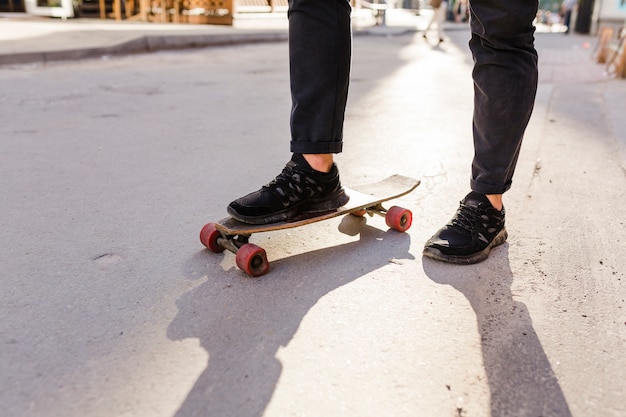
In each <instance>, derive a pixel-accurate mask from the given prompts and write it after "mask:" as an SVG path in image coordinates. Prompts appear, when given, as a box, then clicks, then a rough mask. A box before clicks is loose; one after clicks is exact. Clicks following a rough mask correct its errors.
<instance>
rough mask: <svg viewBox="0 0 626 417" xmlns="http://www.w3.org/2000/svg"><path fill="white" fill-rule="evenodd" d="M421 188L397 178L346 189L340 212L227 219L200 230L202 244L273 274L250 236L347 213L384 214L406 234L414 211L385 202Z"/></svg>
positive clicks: (244, 266) (247, 268) (250, 270)
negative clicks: (259, 220)
mask: <svg viewBox="0 0 626 417" xmlns="http://www.w3.org/2000/svg"><path fill="white" fill-rule="evenodd" d="M418 185H420V181H419V180H416V179H413V178H409V177H404V176H402V175H393V176H391V177H389V178H386V179H384V180H382V181H379V182H375V183H371V184H365V185H359V186H354V187H344V189H345V191H346V194H348V196H350V200H349V201H348V203H347V204H346V205H344V206H342V207H339V208H338V209H336V210H332V211H327V212H323V213H314V214H308V215H307V216H304V217H297V218H294V219H291V220H289V221H283V222H278V223H271V224H258V225H257V224H248V223H242V222H240V221H237V220H235V219H233V218H232V217H226V218H224V219H222V220H220V221H218V222H214V223H208V224H206V225H205V226H204V227H203V228H202V230H201V231H200V242H202V244H203V245H204V246H206V248H207V249H209V250H210V251H211V252H214V253H220V252H223V251H224V250H227V249H228V250H229V251H231V252H233V253H234V254H235V260H236V263H237V266H238V267H239V268H240V269H241V270H243V271H244V272H246V273H247V274H248V275H250V276H253V277H258V276H261V275H263V274H266V273H267V272H268V271H269V262H268V261H267V255H266V252H265V250H264V249H263V248H261V247H259V246H257V245H255V244H253V243H249V239H250V236H252V235H253V234H255V233H263V232H271V231H275V230H283V229H291V228H294V227H300V226H304V225H307V224H311V223H316V222H320V221H322V220H328V219H332V218H334V217H338V216H342V215H345V214H351V215H355V216H361V217H362V216H365V214H368V215H370V216H373V215H375V214H377V215H381V216H384V217H385V222H386V223H387V226H389V227H390V228H391V229H394V230H397V231H399V232H405V231H406V230H408V229H409V227H411V223H412V221H413V214H412V213H411V211H410V210H407V209H405V208H402V207H398V206H393V207H391V208H389V209H388V210H387V209H385V208H384V207H383V205H382V203H384V202H386V201H388V200H393V199H395V198H398V197H402V196H403V195H406V194H408V193H410V192H411V191H413V190H415V189H416V188H417V186H418Z"/></svg>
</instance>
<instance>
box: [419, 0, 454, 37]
mask: <svg viewBox="0 0 626 417" xmlns="http://www.w3.org/2000/svg"><path fill="white" fill-rule="evenodd" d="M430 6H431V7H432V8H433V12H434V13H433V16H432V17H431V18H430V22H428V26H426V29H424V34H423V35H422V36H423V37H424V39H428V31H429V30H430V28H431V27H432V26H433V24H434V25H436V26H437V36H438V37H439V42H438V43H437V44H440V43H441V42H443V23H444V22H445V21H446V13H447V12H448V2H447V1H442V0H431V2H430Z"/></svg>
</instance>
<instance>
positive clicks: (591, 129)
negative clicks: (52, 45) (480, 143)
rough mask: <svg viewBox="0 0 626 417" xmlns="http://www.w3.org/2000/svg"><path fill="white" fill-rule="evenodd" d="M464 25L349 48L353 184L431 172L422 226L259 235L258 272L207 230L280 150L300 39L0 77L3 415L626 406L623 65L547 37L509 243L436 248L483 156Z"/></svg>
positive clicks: (416, 204) (512, 200) (347, 178)
mask: <svg viewBox="0 0 626 417" xmlns="http://www.w3.org/2000/svg"><path fill="white" fill-rule="evenodd" d="M448 36H449V37H450V39H449V41H448V42H445V43H444V44H442V45H441V47H436V48H434V47H432V46H429V45H428V44H426V43H425V42H424V40H423V39H422V38H421V36H419V35H418V34H405V35H403V36H393V37H379V36H360V37H356V38H355V40H354V49H355V51H354V59H353V61H354V65H353V73H352V89H351V94H350V99H349V104H348V111H347V117H346V130H345V147H344V153H342V154H341V155H339V156H338V157H337V162H338V164H339V167H340V170H341V172H342V180H343V182H344V183H345V184H358V183H365V182H370V181H376V180H379V179H382V178H384V177H387V176H389V175H391V174H394V173H400V174H403V175H407V176H413V177H416V178H420V179H422V181H423V183H422V185H421V186H420V187H419V188H418V190H417V191H415V192H414V193H412V194H410V195H408V196H406V197H404V198H402V199H400V200H399V201H397V204H399V205H403V206H405V207H407V208H410V209H412V210H413V213H414V225H413V227H412V229H411V230H410V231H409V232H408V233H405V234H400V233H397V232H393V231H388V230H387V227H386V226H385V224H384V220H383V219H380V218H371V219H369V218H368V219H367V221H366V223H362V222H360V221H358V220H356V219H348V218H347V219H344V220H341V219H336V220H332V221H329V222H325V223H318V224H315V225H311V226H307V227H304V228H300V229H295V230H290V231H284V232H277V233H272V234H266V235H258V236H255V237H254V238H253V239H254V242H255V243H257V244H259V245H261V246H263V247H264V248H265V249H266V250H267V252H268V256H269V258H270V262H271V263H272V271H271V272H270V274H268V275H266V276H264V277H261V278H259V279H251V278H249V277H247V276H246V275H245V274H243V273H242V272H241V271H240V270H238V269H237V268H236V266H235V262H234V256H232V254H230V253H225V254H221V255H215V254H211V253H209V252H208V251H206V250H204V249H203V247H202V246H201V245H200V243H199V241H198V236H197V235H198V232H199V231H200V228H201V227H202V226H203V225H204V223H206V222H208V221H211V220H216V219H219V218H221V217H223V216H224V215H225V207H226V205H227V204H228V202H229V201H231V200H232V199H234V198H236V197H239V196H240V195H242V194H243V193H246V192H249V191H252V190H254V189H256V188H258V186H260V185H261V184H263V183H265V182H267V181H268V180H270V179H271V178H273V177H274V176H275V175H276V174H277V173H278V171H279V170H280V169H282V166H283V165H284V163H285V162H286V161H287V160H288V158H289V153H288V146H287V143H288V137H289V129H288V119H289V107H290V98H289V81H288V71H287V46H286V44H285V43H275V44H265V45H252V46H237V47H228V48H213V49H204V50H193V51H177V52H161V53H155V54H149V55H138V56H129V57H122V58H114V59H99V60H89V61H79V62H67V63H56V64H49V65H44V66H41V65H32V66H24V67H13V68H3V69H0V91H1V93H0V114H2V116H1V117H2V120H3V122H2V123H1V124H0V143H1V146H2V151H1V152H0V189H1V190H2V198H1V199H0V213H1V216H0V230H2V233H1V234H0V247H2V251H0V265H1V271H2V277H1V281H0V317H1V320H0V349H1V350H0V352H1V356H0V369H1V372H0V407H1V409H2V410H4V411H3V414H4V415H6V416H11V417H22V416H29V417H31V416H45V417H49V416H50V417H51V416H63V417H72V416H77V417H78V416H81V417H84V416H89V417H92V416H93V417H99V416H181V417H184V416H242V417H244V416H245V417H249V416H262V415H263V416H411V417H414V416H451V417H452V416H464V417H473V416H488V415H491V416H529V417H530V416H533V417H536V416H544V417H546V416H564V417H568V416H576V417H578V416H580V417H583V416H604V417H610V416H614V417H617V416H622V415H623V398H624V395H625V393H626V378H624V369H626V356H625V355H624V352H625V349H624V348H625V347H626V311H625V310H626V303H625V301H624V299H625V298H626V273H625V272H626V260H624V257H623V253H624V249H625V244H624V242H625V241H626V226H625V220H624V214H623V213H624V208H623V207H624V202H625V201H626V187H625V186H624V185H625V182H626V175H625V172H626V170H625V167H626V164H625V162H624V161H625V160H626V158H625V157H624V152H623V151H624V148H623V141H624V133H625V132H626V126H625V125H624V122H623V117H621V116H620V114H623V112H624V109H625V108H626V107H625V106H624V104H625V103H626V101H625V99H624V97H626V94H625V93H626V83H624V81H622V80H606V79H604V78H603V77H602V75H601V70H599V69H598V67H595V66H593V65H588V64H580V65H570V63H571V60H572V59H583V58H581V57H583V56H584V57H585V59H586V58H588V54H589V51H587V50H586V49H585V48H586V46H587V45H584V39H583V40H580V39H577V38H571V39H570V40H567V41H563V39H564V38H563V36H564V35H561V34H553V35H547V34H542V35H540V36H539V38H538V47H539V49H540V50H541V51H543V52H544V53H545V55H543V56H545V59H543V60H542V67H541V68H542V72H541V74H542V78H541V85H540V89H539V95H538V99H537V105H536V111H535V114H534V117H533V120H532V121H531V125H530V126H529V129H528V133H527V138H526V141H525V144H524V149H523V151H522V156H521V158H520V162H519V165H518V172H517V174H516V177H515V185H514V188H513V190H511V192H510V193H508V194H507V196H506V199H505V205H506V206H507V216H508V220H507V222H508V230H509V234H510V238H509V241H508V243H507V244H505V245H503V246H501V247H499V248H498V249H496V250H494V252H493V254H492V256H491V258H490V259H489V260H487V261H485V262H484V263H481V264H479V265H474V266H468V267H459V266H449V265H444V264H441V263H436V262H433V261H430V260H425V259H422V257H421V248H422V245H423V243H424V242H425V241H426V239H427V238H428V237H429V236H430V235H431V234H432V233H433V232H435V231H436V230H437V229H438V228H439V227H440V226H441V225H442V224H443V223H444V222H446V221H447V220H448V219H449V218H450V217H451V216H452V214H453V212H454V211H455V210H456V206H457V204H458V201H459V200H460V199H461V198H462V197H463V196H464V195H465V193H466V192H467V191H468V186H469V185H468V183H469V180H468V175H469V174H468V172H469V164H470V160H471V156H472V152H473V150H472V145H471V111H472V83H471V74H470V72H471V64H472V63H471V57H470V56H469V55H468V52H467V48H466V39H467V32H465V31H453V32H450V33H448ZM555 36H560V37H561V38H555ZM620 143H621V144H620ZM338 228H339V229H341V230H342V231H343V232H340V231H338V230H337V229H338Z"/></svg>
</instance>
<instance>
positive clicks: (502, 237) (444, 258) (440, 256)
mask: <svg viewBox="0 0 626 417" xmlns="http://www.w3.org/2000/svg"><path fill="white" fill-rule="evenodd" d="M508 237H509V235H508V233H507V231H506V229H502V230H501V231H500V233H498V234H497V235H496V237H495V238H494V239H493V240H492V241H491V243H490V244H489V245H488V246H487V247H486V248H485V249H483V250H482V251H480V252H476V253H472V254H471V255H465V256H459V255H446V254H445V253H443V252H441V251H440V250H439V249H437V248H431V247H425V248H424V251H423V252H422V255H424V256H425V257H427V258H430V259H434V260H436V261H441V262H447V263H451V264H458V265H471V264H477V263H479V262H482V261H484V260H485V259H487V258H488V257H489V252H491V249H493V248H495V247H496V246H500V245H501V244H503V243H504V242H506V239H507V238H508Z"/></svg>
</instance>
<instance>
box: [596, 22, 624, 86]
mask: <svg viewBox="0 0 626 417" xmlns="http://www.w3.org/2000/svg"><path fill="white" fill-rule="evenodd" d="M614 33H615V30H614V29H613V28H603V29H602V30H601V31H600V36H599V41H598V47H597V53H596V61H597V62H598V63H601V64H604V65H605V72H606V74H607V75H608V76H611V77H619V78H626V50H625V49H626V48H625V45H626V26H624V27H622V28H620V30H619V31H618V32H617V37H615V36H613V35H614Z"/></svg>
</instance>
